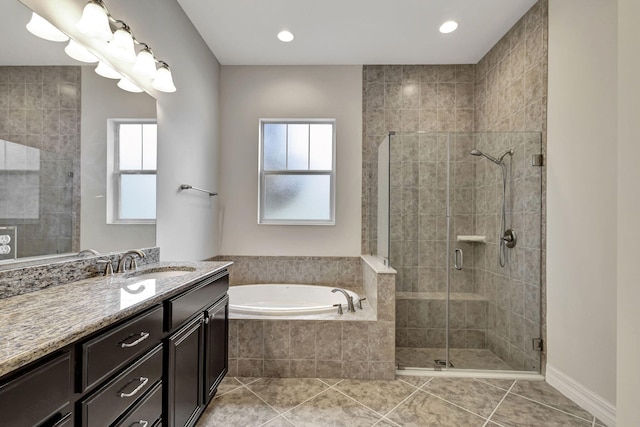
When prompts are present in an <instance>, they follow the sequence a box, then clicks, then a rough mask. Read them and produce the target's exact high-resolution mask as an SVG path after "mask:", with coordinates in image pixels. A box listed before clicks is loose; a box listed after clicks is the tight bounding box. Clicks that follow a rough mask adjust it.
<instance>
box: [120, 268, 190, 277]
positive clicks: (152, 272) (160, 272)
mask: <svg viewBox="0 0 640 427" xmlns="http://www.w3.org/2000/svg"><path fill="white" fill-rule="evenodd" d="M194 271H196V269H195V268H193V267H175V268H163V269H160V268H150V269H148V270H140V271H136V272H135V273H133V274H131V276H129V277H135V278H140V279H166V278H168V277H177V276H182V275H183V274H188V273H192V272H194Z"/></svg>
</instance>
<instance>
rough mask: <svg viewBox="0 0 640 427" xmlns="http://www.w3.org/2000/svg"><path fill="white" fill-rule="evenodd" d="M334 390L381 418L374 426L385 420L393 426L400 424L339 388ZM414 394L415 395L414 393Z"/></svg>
mask: <svg viewBox="0 0 640 427" xmlns="http://www.w3.org/2000/svg"><path fill="white" fill-rule="evenodd" d="M332 388H333V387H332ZM333 390H334V391H336V392H338V393H340V394H342V395H343V396H345V397H346V398H347V399H351V400H353V401H354V402H356V403H357V404H358V405H360V406H364V407H365V408H366V409H368V410H370V411H371V412H373V413H374V414H376V415H378V416H380V419H379V420H378V421H376V422H375V423H374V425H375V424H378V423H379V422H380V421H382V419H384V420H385V421H390V422H391V423H392V424H395V425H398V424H396V423H395V422H393V421H391V420H389V419H387V417H385V416H384V414H381V413H380V412H378V411H376V410H375V409H373V408H370V407H368V406H367V405H365V404H364V403H362V402H359V401H358V400H356V399H355V398H353V397H351V396H349V395H348V394H346V393H345V392H343V391H341V390H338V389H337V388H334V389H333ZM412 394H413V393H412Z"/></svg>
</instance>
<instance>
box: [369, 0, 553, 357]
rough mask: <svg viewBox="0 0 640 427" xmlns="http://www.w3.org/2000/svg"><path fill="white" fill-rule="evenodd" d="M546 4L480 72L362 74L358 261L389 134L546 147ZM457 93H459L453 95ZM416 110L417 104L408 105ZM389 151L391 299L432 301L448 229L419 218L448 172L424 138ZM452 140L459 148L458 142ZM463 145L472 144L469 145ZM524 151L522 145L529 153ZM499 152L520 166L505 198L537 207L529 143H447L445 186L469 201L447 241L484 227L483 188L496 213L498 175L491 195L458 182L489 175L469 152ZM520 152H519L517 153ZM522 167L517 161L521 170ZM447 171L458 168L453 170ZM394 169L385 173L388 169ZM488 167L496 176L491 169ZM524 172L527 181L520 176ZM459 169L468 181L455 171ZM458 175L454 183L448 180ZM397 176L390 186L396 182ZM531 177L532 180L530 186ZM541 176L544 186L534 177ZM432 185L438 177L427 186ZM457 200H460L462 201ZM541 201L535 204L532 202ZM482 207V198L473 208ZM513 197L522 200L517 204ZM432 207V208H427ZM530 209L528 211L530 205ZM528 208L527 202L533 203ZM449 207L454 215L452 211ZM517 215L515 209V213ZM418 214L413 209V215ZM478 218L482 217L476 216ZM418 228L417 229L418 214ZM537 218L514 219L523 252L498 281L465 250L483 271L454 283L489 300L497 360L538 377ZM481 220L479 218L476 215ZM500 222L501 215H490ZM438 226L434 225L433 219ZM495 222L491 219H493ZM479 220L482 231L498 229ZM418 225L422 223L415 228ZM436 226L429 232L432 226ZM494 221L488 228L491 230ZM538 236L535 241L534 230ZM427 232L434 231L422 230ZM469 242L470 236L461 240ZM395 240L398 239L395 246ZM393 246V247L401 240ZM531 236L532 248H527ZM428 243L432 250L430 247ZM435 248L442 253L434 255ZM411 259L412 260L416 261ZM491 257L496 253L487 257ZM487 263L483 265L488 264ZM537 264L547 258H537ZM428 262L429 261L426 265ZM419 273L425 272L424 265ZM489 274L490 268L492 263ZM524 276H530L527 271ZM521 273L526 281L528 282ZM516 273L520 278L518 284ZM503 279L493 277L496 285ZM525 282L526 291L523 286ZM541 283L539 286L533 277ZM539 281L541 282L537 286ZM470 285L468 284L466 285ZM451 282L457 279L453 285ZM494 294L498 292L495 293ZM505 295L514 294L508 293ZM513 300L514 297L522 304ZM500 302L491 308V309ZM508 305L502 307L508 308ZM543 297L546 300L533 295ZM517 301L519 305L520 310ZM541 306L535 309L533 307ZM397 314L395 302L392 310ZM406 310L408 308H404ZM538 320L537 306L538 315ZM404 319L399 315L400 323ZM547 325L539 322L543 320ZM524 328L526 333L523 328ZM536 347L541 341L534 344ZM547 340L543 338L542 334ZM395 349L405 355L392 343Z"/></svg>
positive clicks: (383, 69) (403, 139)
mask: <svg viewBox="0 0 640 427" xmlns="http://www.w3.org/2000/svg"><path fill="white" fill-rule="evenodd" d="M546 31H547V2H546V0H541V1H540V2H538V3H537V4H536V5H534V7H532V9H531V10H530V11H529V12H528V13H527V14H526V15H525V16H524V17H523V18H522V19H521V20H520V21H519V22H518V23H517V24H516V25H515V26H514V27H513V28H512V29H511V30H510V31H509V33H508V34H507V35H505V36H504V38H503V39H502V40H500V42H498V43H497V44H496V46H495V47H494V48H493V49H492V50H491V51H490V52H489V53H488V54H487V55H486V56H485V57H484V58H483V59H482V60H481V61H480V62H479V63H478V64H477V65H439V66H412V65H408V66H398V65H393V66H365V67H364V78H363V81H364V87H363V115H364V118H363V126H364V131H363V135H364V141H363V222H362V224H363V226H362V227H363V234H362V238H363V241H362V250H363V253H369V250H370V244H371V242H370V241H369V237H370V236H373V238H374V240H372V242H375V234H376V229H375V227H376V218H375V208H376V197H375V192H370V191H369V190H370V189H371V188H375V186H373V185H371V184H372V183H374V182H375V180H376V179H377V177H376V168H377V163H376V161H375V160H376V149H377V146H378V144H379V143H380V142H381V141H382V140H383V139H384V138H385V137H386V135H387V133H388V132H389V131H397V132H415V131H428V132H434V131H457V132H460V131H492V132H495V131H524V130H529V131H537V132H541V133H542V150H543V152H544V146H545V143H546V128H545V123H546V72H547V71H546V70H547V68H546V57H547V47H546V46H547V37H546ZM468 82H473V88H472V89H471V90H470V91H469V90H468V89H467V86H466V83H468ZM458 89H459V90H458ZM418 99H419V101H417V100H418ZM395 138H396V141H395V143H396V144H395V147H394V145H393V144H392V154H391V157H392V162H395V163H396V164H395V167H394V166H392V187H393V189H392V191H391V210H392V217H395V218H396V219H395V221H393V220H392V223H391V224H390V225H391V228H392V232H391V243H390V246H391V250H390V256H391V257H392V258H393V257H394V256H395V257H396V259H395V260H393V259H392V262H391V265H392V266H393V267H397V268H398V280H397V287H398V290H399V291H405V292H407V291H408V292H419V291H422V292H425V291H433V290H441V289H440V288H442V286H443V283H444V282H443V278H444V274H445V273H446V272H445V271H444V268H441V270H443V271H442V272H441V275H440V276H439V275H438V271H429V269H432V268H433V265H432V263H435V262H437V263H438V264H437V265H439V266H442V265H443V263H444V256H445V255H444V249H442V246H443V245H444V243H446V242H445V241H444V240H445V239H444V236H443V235H442V233H443V232H445V231H446V228H445V226H444V224H442V223H443V222H444V221H445V219H444V216H443V214H442V213H441V212H437V211H436V217H435V218H432V219H428V218H426V217H422V215H425V214H428V213H429V212H428V210H427V211H424V210H422V211H421V209H424V208H427V209H438V206H441V205H442V203H443V200H444V195H443V191H442V189H441V188H439V187H441V185H439V184H438V180H440V182H442V181H443V171H442V165H440V166H439V165H438V164H437V163H438V162H441V163H442V164H445V162H444V161H443V160H444V158H443V157H442V154H437V153H438V151H437V150H440V152H442V149H441V148H439V147H446V144H442V141H440V142H439V143H438V141H436V143H435V144H434V146H437V147H438V148H437V150H436V152H435V153H434V152H432V151H430V150H429V149H428V148H427V144H426V143H425V140H426V139H427V138H433V136H429V135H420V136H417V135H413V136H408V137H407V136H406V135H401V136H396V137H395ZM455 139H458V136H456V138H455ZM469 142H471V144H469ZM527 142H528V143H527ZM507 143H513V144H514V146H516V155H515V156H514V164H515V165H519V166H517V167H515V168H513V169H512V170H511V171H510V172H511V174H512V178H513V179H514V181H512V182H511V183H510V185H512V186H513V189H514V191H513V192H512V193H511V194H515V195H523V194H533V195H534V196H533V197H534V198H535V197H538V199H539V200H538V203H542V204H544V193H543V195H542V198H540V196H539V195H540V192H541V190H540V188H531V187H532V185H533V184H534V182H535V180H536V179H537V180H538V181H537V182H538V183H539V182H540V179H542V181H543V182H542V188H543V189H544V169H541V168H536V169H531V166H530V163H527V162H529V161H530V154H532V153H533V151H535V150H534V148H533V147H534V145H535V144H533V143H532V142H531V141H525V140H524V139H523V140H519V141H511V142H509V141H506V140H505V139H496V140H495V141H493V140H491V139H490V138H487V139H485V140H484V141H483V142H482V143H480V141H476V140H473V141H465V140H464V138H461V140H460V141H456V140H454V141H453V143H452V150H453V151H452V161H453V162H452V183H453V185H454V186H455V185H461V189H463V190H464V189H465V186H467V187H466V190H467V192H468V193H469V194H468V196H469V197H468V199H470V200H473V202H472V203H471V204H469V205H468V206H466V208H470V210H468V211H467V210H466V208H465V207H463V210H462V211H460V210H458V213H459V214H461V215H462V216H461V217H459V218H453V226H454V229H453V233H452V234H453V236H455V235H456V234H460V233H461V231H462V230H468V229H469V226H471V227H473V228H474V229H475V228H476V227H478V226H480V227H486V222H483V220H484V219H485V218H484V217H482V218H481V216H482V215H485V214H486V213H487V211H486V207H487V204H486V203H487V202H486V201H485V199H484V198H481V197H478V195H477V194H476V193H478V192H482V191H483V188H482V187H483V186H487V185H488V186H490V187H492V188H493V190H495V191H492V192H490V196H491V202H490V203H492V205H491V206H492V208H493V206H494V205H493V202H496V201H497V200H498V198H497V193H496V191H497V186H498V185H499V182H500V177H499V175H497V174H496V172H497V173H499V168H496V169H497V170H494V171H492V174H493V176H492V179H494V178H495V179H496V180H495V181H492V182H493V184H489V183H488V182H489V181H487V180H486V176H481V177H480V178H483V179H484V180H481V181H480V183H477V184H476V183H473V184H471V185H472V188H469V187H468V184H469V183H468V182H466V183H465V180H468V179H470V178H472V179H473V178H475V179H476V180H477V179H478V178H479V176H478V175H477V174H481V175H482V174H485V173H486V172H485V168H486V167H488V166H489V165H487V164H486V163H487V162H486V161H484V163H477V162H478V161H479V160H481V159H475V158H474V159H471V158H470V157H468V151H469V150H470V149H471V148H472V147H474V146H476V144H481V145H478V147H479V148H481V149H483V150H486V151H487V152H489V153H498V152H501V150H503V149H506V148H508V147H506V146H505V144H507ZM518 147H519V148H518ZM428 155H434V156H436V157H435V158H432V159H428V158H427V157H426V156H428ZM525 155H526V158H525ZM434 159H435V161H436V162H437V163H436V164H435V168H434V169H433V171H432V170H429V168H428V167H427V166H426V165H421V162H425V161H429V160H434ZM455 162H459V164H458V165H457V166H458V167H456V164H455ZM476 164H478V165H481V169H479V171H476V169H475V165H476ZM392 165H393V163H392ZM494 166H495V165H494ZM527 167H528V168H529V169H526V168H527ZM464 168H466V170H464ZM456 170H458V172H457V173H456ZM394 171H395V174H394ZM536 174H538V175H537V178H536ZM540 174H541V176H540ZM434 175H435V177H434ZM430 179H433V180H434V182H435V186H436V191H435V192H436V194H438V192H439V195H436V196H435V199H433V198H432V197H433V196H432V195H431V194H427V193H428V192H430V191H429V190H425V187H421V186H423V185H425V184H426V182H427V181H428V180H430ZM462 192H464V191H462ZM536 194H537V195H538V196H535V195H536ZM485 196H486V195H484V194H483V196H482V197H485ZM518 197H519V196H518ZM427 198H429V199H428V200H429V202H426V200H427ZM529 201H530V200H529ZM520 202H521V201H520V200H510V203H511V204H510V206H511V207H514V208H518V209H523V208H522V205H521V204H519V203H520ZM533 202H535V200H534V201H533ZM455 203H456V201H455V196H454V199H453V205H454V206H453V207H454V209H455ZM516 205H517V206H516ZM416 207H417V208H416ZM483 207H484V209H485V210H482V208H483ZM416 210H417V213H418V216H417V218H416V215H415V212H416ZM541 211H542V212H544V205H543V206H542V209H538V210H537V214H538V219H540V221H537V219H536V216H535V214H534V212H533V211H529V212H525V210H518V211H517V212H515V213H514V214H513V215H512V217H513V224H512V225H513V227H514V228H517V229H519V230H522V240H521V242H520V244H519V246H518V248H517V249H516V250H515V251H514V252H512V256H511V259H510V262H511V263H512V264H513V265H509V270H508V273H506V274H505V270H501V271H500V272H498V271H497V270H496V269H495V268H494V267H493V265H494V264H496V263H491V262H490V261H489V264H490V266H489V264H487V262H488V260H493V261H496V256H497V255H496V250H497V249H495V246H491V242H490V244H489V245H488V246H486V247H484V248H483V249H479V248H480V246H479V245H476V244H472V245H466V246H467V247H466V248H465V253H470V254H473V255H477V256H472V257H467V258H471V260H473V261H476V259H479V260H481V261H482V262H484V264H482V265H480V266H479V267H481V269H479V270H478V271H479V272H478V273H477V274H476V273H475V272H476V270H475V269H471V268H470V267H472V265H470V264H469V261H471V260H469V261H467V258H466V259H465V261H466V263H465V264H466V266H467V267H469V268H468V269H467V272H466V276H465V277H462V278H461V280H460V283H461V284H466V288H465V287H464V286H465V285H462V287H461V288H460V289H459V290H458V291H459V292H460V291H462V292H480V296H482V297H486V298H487V299H488V300H489V301H490V304H489V309H488V313H487V314H488V316H487V319H488V322H487V328H488V330H489V333H488V334H487V341H486V345H487V346H488V347H489V348H491V349H492V350H494V351H496V352H497V353H499V354H500V355H501V356H502V357H503V358H504V359H505V360H507V361H509V362H510V363H511V364H512V365H513V366H514V367H515V368H519V369H521V368H526V369H537V367H536V366H534V365H536V362H535V360H536V356H537V355H536V354H535V353H533V352H532V351H531V343H530V340H529V338H531V335H533V334H534V331H536V330H537V331H539V329H540V328H539V326H538V325H539V323H540V321H541V319H540V315H539V314H538V315H536V314H535V313H536V312H538V313H539V307H540V299H541V293H540V292H539V288H538V291H537V293H536V287H539V286H540V285H541V283H542V286H544V271H542V270H541V267H540V265H541V261H540V259H539V258H540V257H539V256H538V258H537V259H536V256H537V255H536V254H538V255H539V254H540V249H539V248H540V246H542V247H544V236H543V237H542V242H540V238H539V236H540V233H539V232H538V233H536V224H540V223H541V222H543V221H544V218H540V216H539V215H540V212H541ZM480 212H482V213H480ZM496 212H498V211H496ZM439 215H442V217H441V218H440V217H438V216H439ZM492 215H496V213H493V214H492ZM493 218H494V217H492V220H487V222H488V223H489V224H494V223H495V221H493ZM421 219H422V221H421ZM434 219H435V222H433V220H434ZM492 221H493V222H492ZM498 226H499V225H498V224H495V230H496V231H487V234H490V235H491V236H493V242H494V245H495V241H496V239H495V236H496V234H497V227H498ZM539 227H540V226H538V228H537V229H538V230H539ZM429 228H431V229H432V230H429ZM413 230H418V232H417V237H414V236H415V234H413V233H414V232H413ZM468 234H474V233H468ZM394 236H396V238H395V239H394ZM398 236H400V237H399V238H398ZM534 236H538V237H534ZM426 237H428V238H430V239H433V240H435V241H436V242H437V243H436V246H435V252H436V253H435V254H434V253H433V251H434V247H433V245H431V244H428V243H424V242H426V241H429V239H427V238H426ZM434 237H435V238H434ZM438 242H439V245H440V247H438ZM416 247H417V250H416ZM494 249H495V250H494ZM474 252H478V253H477V254H474ZM487 254H489V255H487ZM542 258H544V251H542ZM429 260H430V261H429ZM422 261H424V262H426V264H422V265H421V262H422ZM496 262H497V261H496ZM527 266H528V267H527ZM511 269H513V270H514V271H516V273H515V275H514V276H513V277H514V278H515V280H514V281H513V283H512V282H511ZM525 269H527V271H528V273H525ZM520 272H522V273H520ZM498 273H501V274H498ZM525 274H527V275H528V279H524V277H525V276H524V275H525ZM536 274H537V275H538V278H537V279H534V278H533V276H535V275H536ZM540 275H542V280H540ZM469 276H470V277H469ZM505 277H506V278H507V280H506V282H507V285H506V287H504V286H503V287H502V288H500V292H496V293H495V294H494V293H492V292H490V291H489V292H487V289H486V284H487V282H490V283H492V285H489V288H493V287H494V286H498V285H497V283H504V282H505V279H504V278H505ZM456 280H457V277H456V275H454V281H453V282H454V283H455V282H456ZM494 284H495V285H494ZM512 289H513V290H512ZM521 291H522V292H521ZM498 295H500V300H498V297H497V296H498ZM505 295H508V297H505ZM542 295H544V292H542ZM520 296H522V298H520ZM542 301H543V302H544V298H542ZM402 304H404V303H401V302H399V305H400V306H401V305H402ZM407 304H408V303H407ZM498 309H499V310H500V320H499V322H500V323H499V324H498V321H497V320H496V313H497V312H498ZM542 312H543V313H544V306H543V308H542ZM400 315H401V314H400ZM542 322H543V324H544V318H543V319H542ZM521 326H523V327H521ZM538 335H539V333H538ZM543 336H544V333H543ZM399 345H402V343H399Z"/></svg>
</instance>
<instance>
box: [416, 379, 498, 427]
mask: <svg viewBox="0 0 640 427" xmlns="http://www.w3.org/2000/svg"><path fill="white" fill-rule="evenodd" d="M422 390H424V391H426V392H428V393H432V394H435V395H436V396H438V397H441V398H443V399H444V400H446V401H448V402H451V403H454V404H456V405H458V406H462V407H463V408H465V409H468V410H469V411H471V412H473V413H474V414H478V415H481V416H483V417H485V418H488V417H489V415H491V413H492V412H493V410H494V409H495V408H496V406H498V403H500V400H502V398H503V397H504V395H505V393H506V391H504V390H501V389H499V388H496V387H493V386H491V385H489V384H486V383H481V382H480V381H477V380H475V379H472V378H434V379H433V380H431V381H430V382H429V383H428V384H427V385H425V386H424V387H423V388H422Z"/></svg>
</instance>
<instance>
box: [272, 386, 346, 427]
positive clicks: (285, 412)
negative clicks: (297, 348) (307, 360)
mask: <svg viewBox="0 0 640 427" xmlns="http://www.w3.org/2000/svg"><path fill="white" fill-rule="evenodd" d="M313 379H315V380H318V381H320V382H321V383H322V384H324V385H326V386H327V388H326V389H324V390H322V391H320V392H318V393H316V394H314V395H313V396H311V397H310V398H308V399H306V400H304V401H302V402H300V403H298V404H297V405H296V406H294V407H292V408H289V409H287V410H286V411H284V412H282V413H281V414H280V416H282V418H284V419H285V420H287V421H289V422H290V423H291V424H293V425H294V426H295V424H294V422H293V421H291V420H290V419H289V418H287V417H286V416H285V414H287V413H289V412H291V411H293V410H294V409H296V408H297V407H299V406H302V405H304V404H305V403H307V402H308V401H310V400H312V399H315V398H316V397H318V396H320V395H321V394H322V393H324V392H326V391H327V390H330V389H331V388H333V387H332V386H330V385H329V384H327V383H325V382H324V381H322V380H321V379H320V378H313ZM342 381H343V380H340V381H338V382H337V384H340V383H341V382H342ZM276 412H278V411H276Z"/></svg>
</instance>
